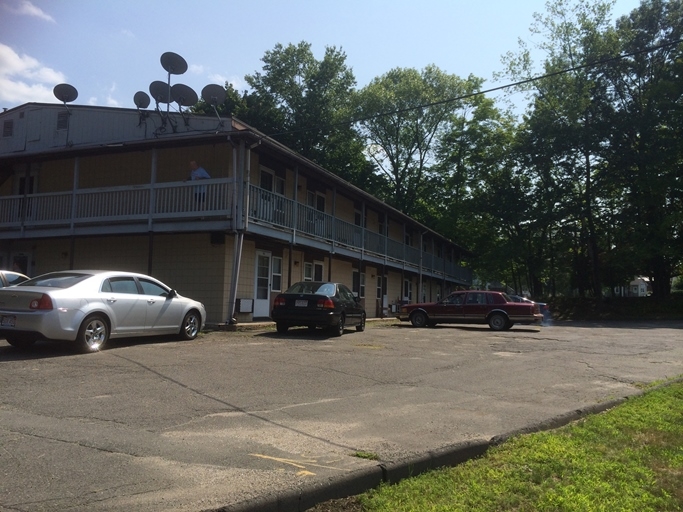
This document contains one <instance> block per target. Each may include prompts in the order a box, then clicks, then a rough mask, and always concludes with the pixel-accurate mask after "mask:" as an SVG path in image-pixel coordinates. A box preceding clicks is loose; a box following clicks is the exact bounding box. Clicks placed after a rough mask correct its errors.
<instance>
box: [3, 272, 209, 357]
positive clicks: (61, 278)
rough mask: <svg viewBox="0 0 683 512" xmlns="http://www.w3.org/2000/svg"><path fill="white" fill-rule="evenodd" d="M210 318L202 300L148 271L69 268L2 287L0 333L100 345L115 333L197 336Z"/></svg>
mask: <svg viewBox="0 0 683 512" xmlns="http://www.w3.org/2000/svg"><path fill="white" fill-rule="evenodd" d="M205 322H206V309H205V308H204V305H203V304H202V303H201V302H197V301H195V300H192V299H189V298H187V297H183V296H181V295H180V294H178V292H176V291H175V290H173V289H172V288H169V287H168V286H166V285H165V284H163V283H162V282H161V281H158V280H157V279H154V278H153V277H150V276H146V275H144V274H136V273H132V272H115V271H101V270H95V271H91V270H68V271H61V272H52V273H49V274H44V275H42V276H38V277H34V278H33V279H29V280H28V281H24V282H23V283H20V284H18V285H17V286H13V287H11V288H3V289H0V337H4V338H6V339H7V342H8V343H9V344H10V345H13V346H15V347H19V348H24V347H28V346H30V345H32V344H33V343H34V342H35V341H37V340H39V339H47V340H65V341H73V342H75V343H77V345H78V346H79V348H80V349H81V350H83V351H85V352H95V351H97V350H100V349H101V348H102V347H103V346H104V345H105V344H106V343H107V340H109V339H110V338H126V337H137V336H152V335H160V334H167V335H168V334H172V335H178V336H179V337H180V338H181V339H184V340H192V339H194V338H196V337H197V335H198V334H199V331H200V330H201V329H202V328H203V327H204V324H205Z"/></svg>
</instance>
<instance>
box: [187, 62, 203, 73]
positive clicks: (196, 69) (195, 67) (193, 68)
mask: <svg viewBox="0 0 683 512" xmlns="http://www.w3.org/2000/svg"><path fill="white" fill-rule="evenodd" d="M188 69H189V70H190V73H192V74H193V75H201V74H202V73H204V66H202V65H200V64H192V65H190V67H189V68H188Z"/></svg>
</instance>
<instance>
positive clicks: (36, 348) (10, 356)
mask: <svg viewBox="0 0 683 512" xmlns="http://www.w3.org/2000/svg"><path fill="white" fill-rule="evenodd" d="M179 341H180V340H178V337H177V336H170V335H163V336H143V337H140V338H121V339H114V340H109V341H107V344H106V345H105V347H104V348H103V349H102V351H101V352H108V351H110V350H116V349H118V348H126V347H132V346H140V345H153V344H154V345H157V344H159V343H170V342H179ZM180 342H181V343H182V341H180ZM94 354H97V352H93V353H84V352H81V351H80V350H79V349H78V347H77V346H76V345H75V344H74V343H73V342H69V341H46V340H38V341H36V342H35V343H34V344H33V345H31V346H30V347H26V348H17V347H13V346H11V345H10V344H8V343H7V341H5V340H4V339H2V338H0V361H28V360H32V359H49V358H53V357H64V356H75V355H82V356H93V355H94Z"/></svg>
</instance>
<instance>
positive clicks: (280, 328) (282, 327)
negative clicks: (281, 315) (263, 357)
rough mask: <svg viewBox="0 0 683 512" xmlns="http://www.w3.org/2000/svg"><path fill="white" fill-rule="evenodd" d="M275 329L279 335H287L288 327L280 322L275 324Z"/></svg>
mask: <svg viewBox="0 0 683 512" xmlns="http://www.w3.org/2000/svg"><path fill="white" fill-rule="evenodd" d="M275 327H276V328H277V332H279V333H280V334H287V331H288V330H289V325H287V324H283V323H282V322H278V323H277V324H275Z"/></svg>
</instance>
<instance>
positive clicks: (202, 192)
mask: <svg viewBox="0 0 683 512" xmlns="http://www.w3.org/2000/svg"><path fill="white" fill-rule="evenodd" d="M209 179H211V176H210V175H209V173H208V172H206V169H204V168H203V167H201V166H200V165H198V164H197V162H196V161H194V160H191V161H190V177H189V178H188V179H187V180H185V181H188V180H190V181H195V180H209ZM205 197H206V185H196V186H195V187H194V201H195V204H196V205H197V209H199V210H202V209H203V208H204V199H205Z"/></svg>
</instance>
